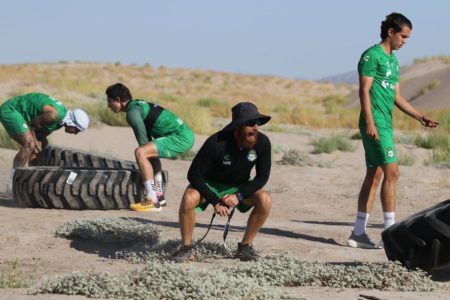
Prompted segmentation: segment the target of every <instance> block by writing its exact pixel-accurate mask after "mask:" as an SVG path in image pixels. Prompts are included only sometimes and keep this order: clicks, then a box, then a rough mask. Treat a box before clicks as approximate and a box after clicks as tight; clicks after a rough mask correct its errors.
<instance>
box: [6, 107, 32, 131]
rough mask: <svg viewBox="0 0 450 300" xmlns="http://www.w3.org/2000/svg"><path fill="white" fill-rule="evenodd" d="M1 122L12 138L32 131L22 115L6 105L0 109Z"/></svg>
mask: <svg viewBox="0 0 450 300" xmlns="http://www.w3.org/2000/svg"><path fill="white" fill-rule="evenodd" d="M0 121H1V123H2V124H3V127H5V130H6V132H7V133H8V135H9V136H10V137H14V136H16V135H19V134H23V133H25V132H28V131H30V128H29V127H28V124H27V122H26V121H25V119H24V118H23V116H22V114H21V113H19V112H18V111H16V110H14V109H11V108H9V107H8V106H5V105H4V106H2V107H1V109H0Z"/></svg>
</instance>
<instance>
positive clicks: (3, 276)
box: [0, 261, 33, 289]
mask: <svg viewBox="0 0 450 300" xmlns="http://www.w3.org/2000/svg"><path fill="white" fill-rule="evenodd" d="M32 281H33V276H30V275H27V274H25V273H24V272H22V271H20V270H18V267H17V261H14V262H13V263H12V265H11V267H10V268H9V269H7V270H5V271H2V272H0V288H14V289H15V288H27V287H29V286H30V285H31V283H32Z"/></svg>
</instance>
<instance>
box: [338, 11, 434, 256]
mask: <svg viewBox="0 0 450 300" xmlns="http://www.w3.org/2000/svg"><path fill="white" fill-rule="evenodd" d="M411 30H412V24H411V21H410V20H408V19H407V18H406V17H405V16H403V15H402V14H399V13H391V14H390V15H388V16H387V17H386V19H385V20H384V21H383V22H382V23H381V34H380V36H381V42H380V43H379V44H376V45H374V46H372V47H370V48H369V49H367V50H366V51H364V53H363V54H362V55H361V59H360V60H359V63H358V73H359V98H360V102H361V114H360V118H359V130H360V133H361V138H362V142H363V145H364V150H365V159H366V166H367V171H366V176H365V179H364V182H363V185H362V187H361V191H360V193H359V197H358V211H357V215H356V222H355V226H354V230H353V231H352V233H351V235H350V237H349V239H348V240H347V245H348V246H349V247H355V248H356V247H357V248H381V246H380V245H378V244H377V243H375V242H373V241H372V240H371V239H370V238H369V236H368V235H367V234H366V224H367V221H368V219H369V214H370V212H371V210H372V206H373V203H374V201H375V196H376V191H377V188H378V185H379V183H380V181H381V177H382V175H383V180H382V183H381V193H380V195H381V204H382V207H383V214H384V227H385V228H388V227H390V226H391V225H393V224H394V223H395V192H396V186H397V180H398V177H399V171H398V164H397V151H396V149H395V145H394V136H393V128H392V110H393V107H394V104H395V105H396V106H397V107H398V108H399V109H400V110H401V111H402V112H404V113H405V114H407V115H409V116H410V117H412V118H414V119H416V120H418V121H419V122H420V123H421V124H422V125H423V126H426V127H431V128H434V127H436V126H437V125H438V123H437V122H436V121H433V120H431V119H429V118H427V117H426V116H424V115H423V114H422V113H421V112H419V111H418V110H416V109H415V108H414V107H413V106H412V105H411V104H410V103H409V102H408V101H407V100H406V99H405V98H403V97H402V95H401V94H400V84H399V65H398V61H397V58H396V57H395V55H394V53H393V51H394V50H399V49H400V48H401V47H402V46H403V45H404V44H405V43H406V40H407V39H408V38H409V37H410V35H411Z"/></svg>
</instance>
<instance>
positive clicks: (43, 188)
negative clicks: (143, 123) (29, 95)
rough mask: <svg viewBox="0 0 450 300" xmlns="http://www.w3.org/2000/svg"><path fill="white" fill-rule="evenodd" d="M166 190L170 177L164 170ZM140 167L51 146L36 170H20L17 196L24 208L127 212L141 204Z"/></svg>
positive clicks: (15, 184)
mask: <svg viewBox="0 0 450 300" xmlns="http://www.w3.org/2000/svg"><path fill="white" fill-rule="evenodd" d="M162 173H163V187H164V191H165V188H166V187H167V181H168V176H167V172H166V171H165V170H163V172H162ZM142 194H143V187H142V179H141V176H140V173H139V169H138V166H137V164H136V163H134V162H132V161H127V160H117V159H114V158H111V157H105V156H99V155H94V154H91V153H89V152H84V151H80V150H76V149H69V148H59V147H54V146H47V147H46V148H45V149H44V150H43V151H42V152H41V153H40V154H39V157H38V158H37V160H36V166H33V167H23V168H17V169H16V170H15V172H14V178H13V196H14V199H16V200H17V201H18V202H19V203H20V204H21V205H22V206H25V207H40V208H61V209H77V210H83V209H100V210H110V209H123V208H128V207H129V206H130V204H132V203H136V202H139V201H141V199H142Z"/></svg>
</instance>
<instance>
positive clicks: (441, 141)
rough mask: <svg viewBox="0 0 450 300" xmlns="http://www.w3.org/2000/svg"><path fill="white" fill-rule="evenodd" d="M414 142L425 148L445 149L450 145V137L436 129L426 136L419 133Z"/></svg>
mask: <svg viewBox="0 0 450 300" xmlns="http://www.w3.org/2000/svg"><path fill="white" fill-rule="evenodd" d="M414 143H415V145H416V146H417V147H421V148H425V149H436V148H442V149H445V148H448V146H449V137H448V136H447V135H446V134H445V133H442V132H438V131H435V132H433V133H431V134H427V135H426V136H421V135H418V136H417V137H416V139H415V141H414Z"/></svg>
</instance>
